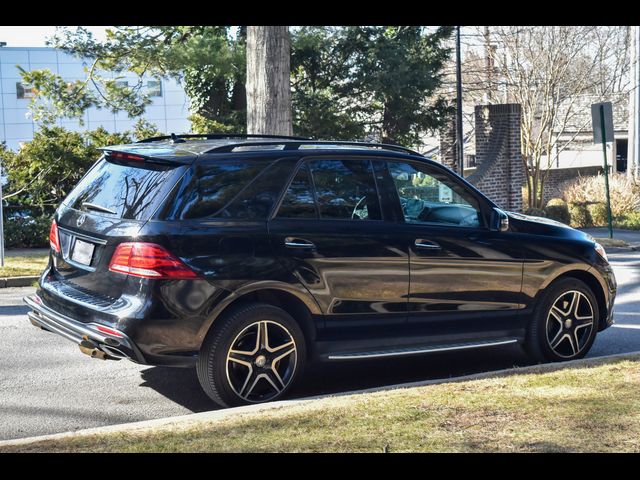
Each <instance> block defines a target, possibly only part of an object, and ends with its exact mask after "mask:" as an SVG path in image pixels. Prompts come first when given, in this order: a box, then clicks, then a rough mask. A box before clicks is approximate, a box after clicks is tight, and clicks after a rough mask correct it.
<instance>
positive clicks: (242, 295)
mask: <svg viewBox="0 0 640 480" xmlns="http://www.w3.org/2000/svg"><path fill="white" fill-rule="evenodd" d="M248 303H265V304H267V305H273V306H275V307H279V308H281V309H283V310H284V311H286V312H287V313H288V314H289V315H291V316H292V317H293V319H294V320H295V321H296V322H297V323H298V324H299V325H300V328H301V329H302V331H303V333H304V335H305V339H306V340H307V341H308V343H309V345H308V347H307V351H308V352H309V351H310V350H311V348H312V345H313V342H314V341H315V339H316V325H315V323H314V320H313V316H314V315H321V314H322V311H321V310H320V307H319V306H318V304H317V303H316V301H315V299H313V298H309V296H307V295H305V294H303V293H301V292H299V291H298V290H297V289H295V288H293V287H291V286H290V285H288V284H274V283H272V282H269V283H265V284H261V283H259V284H253V285H249V286H245V287H243V288H241V289H239V290H237V291H236V292H235V293H234V294H232V295H230V296H228V297H227V298H226V299H225V300H224V301H223V302H221V303H220V304H218V305H217V306H216V307H215V308H214V310H213V311H212V313H211V315H210V316H209V318H208V319H207V321H206V322H205V323H204V324H203V325H202V327H201V329H200V331H199V332H198V341H199V344H200V346H201V345H202V343H203V342H204V339H205V337H206V336H207V334H208V333H209V331H210V330H211V328H212V327H213V326H214V325H215V324H216V320H217V319H218V318H220V317H221V316H222V315H224V314H226V313H227V312H228V311H229V310H230V309H234V308H238V307H240V306H242V305H245V304H248Z"/></svg>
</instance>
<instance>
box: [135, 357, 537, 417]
mask: <svg viewBox="0 0 640 480" xmlns="http://www.w3.org/2000/svg"><path fill="white" fill-rule="evenodd" d="M531 364H532V363H531V361H529V360H528V359H527V357H526V356H525V354H524V353H523V351H522V349H521V348H520V347H518V346H510V347H503V348H491V349H485V350H476V351H473V352H471V351H469V352H451V353H434V354H430V355H421V356H412V357H406V358H401V359H400V358H398V359H380V360H368V361H362V360H359V361H351V362H340V363H322V364H315V365H310V366H308V369H307V371H306V374H305V376H304V378H303V379H302V381H301V382H300V383H299V384H298V385H297V386H296V387H295V388H294V389H293V390H292V391H291V392H290V394H289V395H288V398H290V399H293V398H303V397H310V396H316V395H326V394H335V393H342V392H348V391H352V390H361V389H366V388H376V387H383V386H386V385H394V384H398V383H406V382H418V381H423V380H432V379H441V378H445V379H446V378H451V377H457V376H461V375H468V374H472V373H479V372H486V371H493V370H501V369H504V368H511V367H514V366H525V365H531ZM142 380H143V381H144V383H143V384H142V386H143V387H148V388H152V389H154V390H155V391H157V392H158V393H160V394H161V395H163V396H165V397H166V398H168V399H170V400H172V401H174V402H176V403H178V404H179V405H181V406H183V407H185V408H187V409H188V410H190V411H192V412H194V413H197V412H202V411H207V410H216V409H217V408H218V407H216V405H215V404H214V403H213V402H212V401H211V400H209V398H208V397H207V396H206V395H205V394H204V393H203V392H202V390H201V389H200V385H199V383H198V378H197V376H196V371H195V369H183V368H166V367H151V368H148V369H146V370H143V371H142Z"/></svg>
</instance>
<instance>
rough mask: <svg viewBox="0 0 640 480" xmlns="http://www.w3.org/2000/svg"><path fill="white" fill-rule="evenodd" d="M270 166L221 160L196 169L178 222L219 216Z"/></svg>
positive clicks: (262, 161)
mask: <svg viewBox="0 0 640 480" xmlns="http://www.w3.org/2000/svg"><path fill="white" fill-rule="evenodd" d="M268 165H269V162H268V161H265V160H236V161H224V160H222V161H220V162H217V163H211V164H207V163H205V164H200V165H197V166H196V167H195V174H194V176H193V180H192V183H191V185H190V186H189V188H188V189H187V192H186V193H185V195H183V196H182V197H181V198H180V199H179V202H178V203H179V204H178V205H177V206H176V210H177V211H178V212H179V215H178V218H179V219H181V220H184V219H194V218H206V217H212V216H219V215H218V213H219V212H220V211H221V210H222V209H223V208H224V207H225V206H226V205H227V204H229V202H231V201H232V200H233V199H234V198H235V197H236V195H238V194H240V193H241V192H242V191H243V189H244V188H245V187H247V186H248V185H249V184H250V183H251V182H252V181H253V180H254V179H255V178H256V177H257V176H258V175H259V174H260V173H261V172H262V171H263V170H264V169H265V168H266V167H267V166H268Z"/></svg>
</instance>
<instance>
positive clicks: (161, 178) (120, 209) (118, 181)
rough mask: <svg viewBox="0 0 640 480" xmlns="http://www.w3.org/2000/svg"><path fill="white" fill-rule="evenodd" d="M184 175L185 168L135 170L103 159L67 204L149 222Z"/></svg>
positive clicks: (77, 186) (77, 188)
mask: <svg viewBox="0 0 640 480" xmlns="http://www.w3.org/2000/svg"><path fill="white" fill-rule="evenodd" d="M184 171H185V167H182V166H180V167H167V166H153V165H150V164H141V165H134V166H132V165H126V164H120V163H114V162H112V161H107V160H106V159H102V160H100V161H99V162H98V163H97V164H96V165H95V166H94V167H93V168H92V169H91V170H90V171H89V173H88V174H87V175H86V176H85V177H84V178H83V179H82V180H80V182H79V183H78V185H76V187H75V188H74V189H73V190H72V191H71V193H70V194H69V196H68V197H67V199H66V200H65V203H66V204H67V205H70V206H71V207H73V208H75V209H78V210H83V209H85V207H83V205H82V204H83V203H91V204H93V205H96V206H98V207H104V208H106V209H108V210H112V211H113V215H116V216H118V217H120V218H124V219H128V220H146V219H148V218H149V217H150V216H151V215H152V214H153V212H154V211H155V210H156V208H157V207H158V206H160V204H161V203H162V202H163V201H164V199H165V198H166V197H167V194H168V193H169V191H170V190H171V188H172V187H173V186H174V185H175V183H176V182H177V180H178V178H180V176H181V175H182V174H183V173H184ZM92 213H97V212H96V211H95V210H92ZM105 214H106V215H109V214H108V213H105Z"/></svg>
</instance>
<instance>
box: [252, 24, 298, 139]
mask: <svg viewBox="0 0 640 480" xmlns="http://www.w3.org/2000/svg"><path fill="white" fill-rule="evenodd" d="M290 55H291V45H290V39H289V27H286V26H249V27H247V133H254V134H263V135H292V134H293V125H292V121H291V84H290V76H291V68H290Z"/></svg>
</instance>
